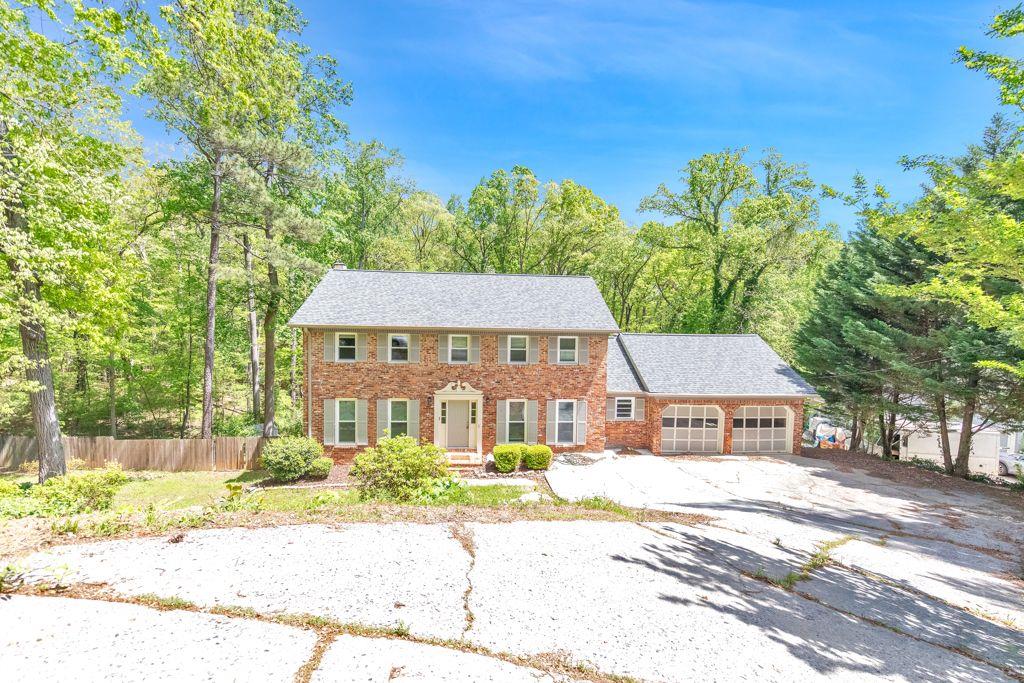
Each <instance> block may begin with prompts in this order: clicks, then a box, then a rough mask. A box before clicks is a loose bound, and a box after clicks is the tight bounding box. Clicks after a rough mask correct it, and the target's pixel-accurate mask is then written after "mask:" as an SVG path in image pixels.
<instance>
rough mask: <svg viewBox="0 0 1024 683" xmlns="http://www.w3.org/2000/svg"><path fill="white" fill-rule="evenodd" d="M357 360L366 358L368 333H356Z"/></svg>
mask: <svg viewBox="0 0 1024 683" xmlns="http://www.w3.org/2000/svg"><path fill="white" fill-rule="evenodd" d="M356 360H366V333H365V332H359V333H357V334H356Z"/></svg>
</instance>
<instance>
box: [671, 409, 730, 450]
mask: <svg viewBox="0 0 1024 683" xmlns="http://www.w3.org/2000/svg"><path fill="white" fill-rule="evenodd" d="M721 450H722V411H721V409H719V408H718V406H692V405H670V406H666V407H665V409H664V410H663V411H662V413H661V452H662V453H719V452H721Z"/></svg>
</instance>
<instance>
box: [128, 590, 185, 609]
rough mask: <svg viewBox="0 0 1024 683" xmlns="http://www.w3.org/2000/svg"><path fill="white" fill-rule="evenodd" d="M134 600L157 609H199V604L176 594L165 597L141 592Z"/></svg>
mask: <svg viewBox="0 0 1024 683" xmlns="http://www.w3.org/2000/svg"><path fill="white" fill-rule="evenodd" d="M135 601H136V602H138V603H139V604H142V605H146V606H147V607H152V608H154V609H159V610H172V609H183V610H190V611H194V610H198V609H199V606H198V605H196V604H195V603H194V602H191V601H189V600H185V599H184V598H179V597H178V596H176V595H172V596H170V597H166V598H165V597H162V596H159V595H155V594H154V593H143V594H142V595H140V596H138V597H136V598H135Z"/></svg>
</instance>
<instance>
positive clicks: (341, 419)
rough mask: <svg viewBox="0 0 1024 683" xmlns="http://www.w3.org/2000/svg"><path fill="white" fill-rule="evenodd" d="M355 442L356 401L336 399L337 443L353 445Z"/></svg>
mask: <svg viewBox="0 0 1024 683" xmlns="http://www.w3.org/2000/svg"><path fill="white" fill-rule="evenodd" d="M355 442H356V401H355V399H350V398H345V399H341V398H339V399H338V443H339V444H350V443H351V444H354V443H355Z"/></svg>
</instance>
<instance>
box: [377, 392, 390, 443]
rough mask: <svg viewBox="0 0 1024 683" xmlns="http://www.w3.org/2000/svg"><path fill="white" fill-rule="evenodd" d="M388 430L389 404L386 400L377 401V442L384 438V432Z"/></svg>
mask: <svg viewBox="0 0 1024 683" xmlns="http://www.w3.org/2000/svg"><path fill="white" fill-rule="evenodd" d="M387 428H388V402H387V400H386V399H378V401H377V440H378V441H380V440H381V439H383V438H384V430H385V429H387Z"/></svg>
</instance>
